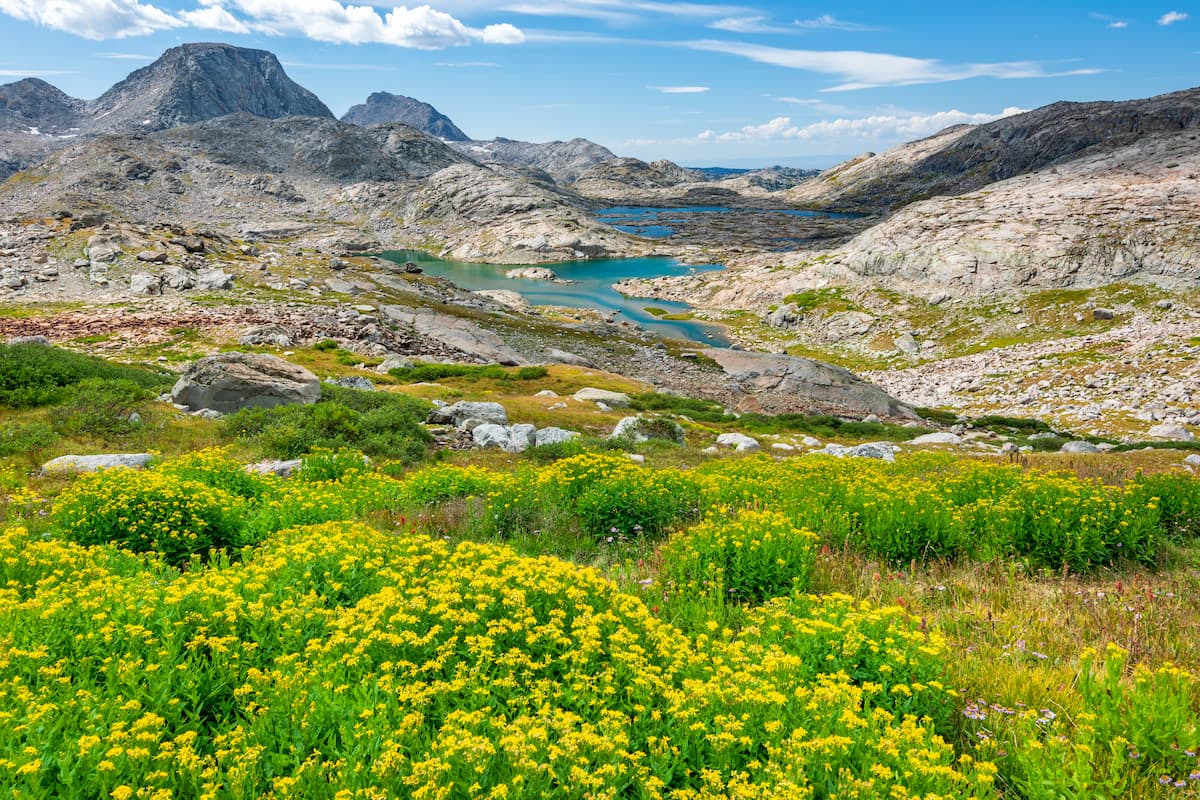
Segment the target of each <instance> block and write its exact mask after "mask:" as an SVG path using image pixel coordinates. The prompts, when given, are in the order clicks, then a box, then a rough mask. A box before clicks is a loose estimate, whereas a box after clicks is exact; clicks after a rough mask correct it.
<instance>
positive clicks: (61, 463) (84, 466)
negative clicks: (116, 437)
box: [42, 453, 154, 474]
mask: <svg viewBox="0 0 1200 800" xmlns="http://www.w3.org/2000/svg"><path fill="white" fill-rule="evenodd" d="M153 458H154V456H152V455H151V454H150V453H109V454H105V455H98V456H59V457H58V458H55V459H52V460H50V461H47V462H46V463H45V464H43V465H42V472H44V473H47V474H49V473H54V472H95V471H97V470H101V469H120V468H124V469H143V468H144V467H146V466H147V465H148V464H149V463H150V462H151V460H153Z"/></svg>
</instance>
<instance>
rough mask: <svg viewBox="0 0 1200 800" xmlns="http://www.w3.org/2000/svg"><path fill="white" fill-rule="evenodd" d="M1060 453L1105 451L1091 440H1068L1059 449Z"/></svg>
mask: <svg viewBox="0 0 1200 800" xmlns="http://www.w3.org/2000/svg"><path fill="white" fill-rule="evenodd" d="M1058 452H1060V453H1100V452H1103V451H1102V450H1101V449H1100V448H1099V447H1096V445H1094V444H1092V443H1091V442H1080V441H1075V442H1067V443H1066V444H1064V445H1063V446H1062V447H1061V448H1060V449H1059V451H1058Z"/></svg>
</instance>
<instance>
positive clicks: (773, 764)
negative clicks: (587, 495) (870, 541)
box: [0, 523, 994, 800]
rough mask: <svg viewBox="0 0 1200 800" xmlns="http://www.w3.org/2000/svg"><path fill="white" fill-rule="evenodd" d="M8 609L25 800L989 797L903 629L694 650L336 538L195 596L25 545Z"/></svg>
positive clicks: (190, 586) (376, 535)
mask: <svg viewBox="0 0 1200 800" xmlns="http://www.w3.org/2000/svg"><path fill="white" fill-rule="evenodd" d="M0 586H2V587H3V588H2V589H0V785H5V786H9V787H12V789H13V791H14V792H15V793H16V794H15V796H18V797H60V798H84V797H88V798H94V797H129V798H134V797H136V798H155V799H156V800H162V799H163V798H166V797H173V798H192V797H195V798H263V797H276V798H283V797H297V798H299V797H335V796H336V797H354V798H359V797H361V798H391V797H421V798H432V797H446V798H473V797H481V796H489V797H528V798H535V797H536V798H545V797H578V798H598V797H608V798H617V797H626V796H637V797H644V798H680V799H681V800H682V799H683V798H694V799H695V800H700V799H701V798H717V797H753V798H758V797H762V798H768V797H770V798H782V797H879V796H887V797H914V798H915V797H921V798H927V800H932V798H936V797H945V798H949V797H984V796H992V791H993V789H992V776H993V772H994V769H993V768H992V767H991V766H990V765H989V764H986V763H979V762H975V761H972V760H971V759H966V758H958V757H956V756H955V754H954V752H953V750H952V748H951V747H950V746H949V745H948V744H946V742H945V741H943V739H942V738H941V737H940V736H939V735H938V733H937V728H938V725H939V723H938V721H937V719H936V715H935V714H931V713H929V709H931V708H936V703H934V702H933V701H932V700H931V699H930V698H932V697H934V696H935V695H938V696H945V695H946V694H947V693H946V692H945V690H943V689H941V688H940V687H939V686H935V685H934V682H933V679H932V678H930V677H929V676H928V675H927V674H926V672H927V670H926V667H925V661H924V659H926V658H935V657H936V656H937V655H938V654H939V653H940V652H941V650H940V647H941V645H940V643H939V642H938V641H937V640H936V639H935V638H931V637H927V636H925V635H924V634H922V633H920V632H919V630H917V629H916V628H915V627H914V626H913V624H912V622H911V621H909V620H907V619H906V618H905V617H904V616H903V614H902V613H901V612H900V611H899V610H897V609H875V608H872V607H869V606H863V605H858V604H854V603H852V602H851V601H849V600H847V599H836V598H835V599H832V600H819V599H816V598H809V597H807V596H803V595H800V596H796V597H794V598H791V599H788V600H781V601H776V602H775V603H772V604H768V606H766V607H765V608H764V609H763V610H762V611H761V612H756V615H755V616H754V617H753V619H752V624H751V625H750V626H749V627H748V628H746V630H744V631H743V632H742V633H741V634H739V635H736V636H733V635H725V634H714V635H712V636H709V635H701V636H698V637H695V638H691V637H688V636H685V635H684V634H682V633H681V632H680V631H679V630H677V629H676V628H674V627H672V626H670V625H668V624H666V623H664V622H662V621H661V620H659V619H657V618H656V617H655V616H654V614H653V613H651V611H650V609H648V608H647V607H646V605H645V604H643V602H642V601H641V600H639V599H637V598H635V597H632V596H630V595H627V594H625V593H623V592H621V591H620V590H619V589H618V588H617V587H616V586H615V585H613V584H612V583H610V582H609V581H607V580H605V579H604V578H602V577H601V576H600V575H599V574H598V573H597V572H595V571H593V570H590V569H586V568H580V567H577V566H574V565H571V564H569V563H566V562H563V561H559V560H556V559H550V558H539V559H533V558H528V557H522V556H519V555H517V554H516V553H515V552H513V551H512V550H510V549H507V548H504V547H498V546H492V545H479V544H461V545H458V546H457V547H452V546H450V545H449V544H447V543H445V542H442V541H439V540H435V539H430V538H427V537H424V536H417V535H404V534H400V535H388V534H383V533H380V532H377V531H375V530H373V529H370V528H367V527H365V526H363V525H359V524H341V523H330V524H325V525H320V526H315V527H307V528H297V529H291V530H287V531H284V532H281V533H278V534H275V535H272V536H271V537H269V538H268V539H267V540H266V541H265V542H264V543H263V545H262V546H261V547H259V548H256V549H255V550H253V551H248V552H247V555H246V558H245V559H244V560H243V561H241V562H239V563H235V564H229V563H226V562H223V561H218V562H214V563H212V564H210V565H208V566H207V567H205V568H202V569H195V570H189V571H186V572H183V573H179V572H173V571H169V570H164V569H163V568H162V567H161V566H159V565H158V564H156V563H155V562H152V561H144V560H139V559H137V558H134V557H132V556H128V555H123V554H121V553H120V552H118V551H113V550H105V549H98V548H86V547H81V546H78V545H73V544H68V543H63V542H55V541H42V540H38V539H35V538H32V537H30V536H29V535H28V534H27V533H26V532H25V531H23V530H19V529H18V530H13V531H9V532H8V533H6V534H4V535H3V536H0ZM789 603H790V604H793V605H792V606H789V605H788V604H789ZM788 625H791V626H792V628H791V629H789V628H787V626H788ZM802 626H808V627H811V628H812V629H813V630H814V631H817V634H816V635H814V636H813V637H809V639H805V637H801V636H797V635H796V631H797V630H798V629H799V628H800V627H802ZM887 665H892V666H893V668H894V672H893V673H892V676H891V677H886V676H885V674H884V673H885V670H883V667H885V666H887ZM917 684H921V686H918V685H917ZM898 686H906V687H909V691H910V692H911V695H912V697H916V698H918V700H919V701H920V704H919V705H916V706H911V707H909V706H907V705H906V704H907V703H909V702H911V701H912V698H911V697H910V696H909V692H903V693H900V692H897V691H896V688H897V687H898ZM939 692H940V695H939ZM922 698H924V699H922Z"/></svg>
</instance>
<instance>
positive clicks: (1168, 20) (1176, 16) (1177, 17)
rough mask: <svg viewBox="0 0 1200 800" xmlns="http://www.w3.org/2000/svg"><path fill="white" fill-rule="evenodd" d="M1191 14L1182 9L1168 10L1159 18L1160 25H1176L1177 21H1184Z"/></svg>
mask: <svg viewBox="0 0 1200 800" xmlns="http://www.w3.org/2000/svg"><path fill="white" fill-rule="evenodd" d="M1189 16H1190V15H1189V14H1185V13H1184V12H1182V11H1168V12H1167V13H1166V14H1163V15H1162V16H1161V17H1159V18H1158V24H1159V25H1174V24H1175V23H1176V22H1183V21H1184V20H1185V19H1187V18H1188V17H1189Z"/></svg>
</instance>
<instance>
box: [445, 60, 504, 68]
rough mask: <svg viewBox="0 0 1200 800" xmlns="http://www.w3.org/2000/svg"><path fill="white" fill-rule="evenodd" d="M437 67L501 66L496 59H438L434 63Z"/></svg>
mask: <svg viewBox="0 0 1200 800" xmlns="http://www.w3.org/2000/svg"><path fill="white" fill-rule="evenodd" d="M434 66H435V67H453V68H455V69H470V68H473V67H480V68H485V67H498V66H500V65H499V64H497V63H496V62H495V61H438V62H436V63H435V64H434Z"/></svg>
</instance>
